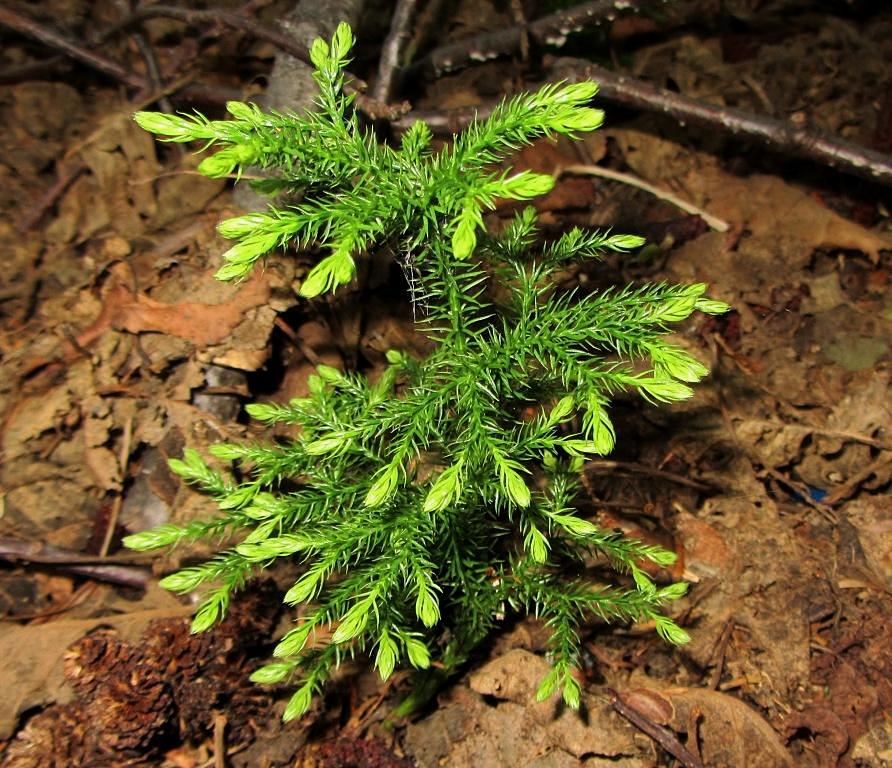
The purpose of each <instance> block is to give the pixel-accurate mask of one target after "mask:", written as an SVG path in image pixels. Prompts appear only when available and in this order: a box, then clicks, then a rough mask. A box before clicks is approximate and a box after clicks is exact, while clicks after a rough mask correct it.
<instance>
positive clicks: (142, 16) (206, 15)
mask: <svg viewBox="0 0 892 768" xmlns="http://www.w3.org/2000/svg"><path fill="white" fill-rule="evenodd" d="M159 16H160V17H164V18H168V19H176V20H178V21H182V22H184V23H185V24H222V25H223V26H226V27H229V28H230V29H237V30H239V31H241V32H247V33H248V34H249V35H251V36H252V37H255V38H257V39H258V40H266V41H267V42H268V43H272V44H273V45H274V46H275V47H276V48H278V49H279V50H281V51H285V53H287V54H289V55H291V56H294V58H295V59H299V60H300V61H303V62H304V63H306V64H312V62H311V61H310V53H309V51H308V50H307V48H306V46H305V45H304V44H303V43H302V42H299V41H298V40H297V39H296V38H293V37H290V36H289V35H286V34H285V33H284V32H279V31H278V30H277V29H272V28H271V27H268V26H267V25H266V24H262V23H260V22H259V21H254V20H253V19H249V18H247V17H246V16H242V15H241V14H238V13H231V12H229V11H221V10H216V9H213V10H211V9H209V10H201V9H198V8H188V7H187V8H180V7H178V6H173V5H142V6H141V7H140V8H138V9H137V10H136V11H134V12H133V14H132V15H131V16H130V17H129V18H128V19H125V20H124V21H123V22H122V23H121V24H120V25H119V27H129V26H132V25H133V24H138V23H139V22H141V21H145V20H146V19H153V18H157V17H159Z"/></svg>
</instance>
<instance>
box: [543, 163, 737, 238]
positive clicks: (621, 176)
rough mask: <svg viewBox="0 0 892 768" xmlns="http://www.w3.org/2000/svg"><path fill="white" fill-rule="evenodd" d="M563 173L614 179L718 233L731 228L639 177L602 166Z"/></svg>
mask: <svg viewBox="0 0 892 768" xmlns="http://www.w3.org/2000/svg"><path fill="white" fill-rule="evenodd" d="M561 173H570V174H585V175H586V176H600V177H601V178H604V179H612V180H613V181H619V182H622V183H623V184H627V185H628V186H630V187H636V188H637V189H643V190H644V191H645V192H649V193H650V194H652V195H653V196H654V197H656V198H658V199H660V200H664V201H665V202H667V203H671V204H672V205H674V206H675V207H676V208H681V210H683V211H684V212H685V213H690V214H691V215H693V216H699V217H700V218H701V219H703V221H704V222H706V224H707V225H708V226H709V227H710V228H711V229H714V230H715V231H716V232H727V231H728V229H729V228H730V225H729V224H728V222H727V221H724V220H723V219H720V218H718V217H717V216H713V215H712V214H711V213H707V212H706V211H704V210H703V209H702V208H698V207H697V206H696V205H694V204H692V203H689V202H688V201H687V200H682V199H681V198H680V197H678V195H675V194H673V193H672V192H669V191H667V190H665V189H660V188H659V187H655V186H653V184H648V183H647V182H646V181H644V179H639V178H638V177H637V176H632V174H630V173H621V172H620V171H614V170H612V169H610V168H603V167H602V166H600V165H569V166H567V167H566V168H561Z"/></svg>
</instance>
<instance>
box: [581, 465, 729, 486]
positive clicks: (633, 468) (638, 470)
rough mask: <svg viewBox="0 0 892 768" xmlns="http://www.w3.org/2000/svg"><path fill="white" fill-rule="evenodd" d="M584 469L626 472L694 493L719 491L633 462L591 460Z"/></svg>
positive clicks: (687, 478)
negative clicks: (680, 487) (666, 481)
mask: <svg viewBox="0 0 892 768" xmlns="http://www.w3.org/2000/svg"><path fill="white" fill-rule="evenodd" d="M585 468H586V469H587V470H589V469H591V470H596V471H598V470H608V469H612V470H619V471H622V470H626V471H627V472H630V473H632V474H636V475H648V476H649V477H658V478H660V479H661V480H668V481H669V482H671V483H676V484H677V485H683V486H686V487H687V488H693V489H694V490H696V491H702V492H704V493H709V492H711V491H716V490H720V488H719V487H718V486H715V485H712V484H711V483H704V482H700V481H698V480H692V479H691V478H689V477H685V476H684V475H679V474H676V473H675V472H667V471H666V470H665V469H656V468H654V467H647V466H645V465H644V464H637V463H635V462H633V461H613V460H611V459H593V460H591V461H587V462H586V463H585Z"/></svg>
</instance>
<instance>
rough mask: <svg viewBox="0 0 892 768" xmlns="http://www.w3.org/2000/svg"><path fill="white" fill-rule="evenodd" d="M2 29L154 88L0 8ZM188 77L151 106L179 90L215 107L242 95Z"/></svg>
mask: <svg viewBox="0 0 892 768" xmlns="http://www.w3.org/2000/svg"><path fill="white" fill-rule="evenodd" d="M0 26H3V27H7V28H9V29H11V30H13V31H15V32H18V33H19V34H20V35H24V36H26V37H30V38H32V39H34V40H37V41H39V42H41V43H43V44H44V45H47V46H49V47H50V48H53V49H55V50H58V51H61V52H62V53H64V54H65V55H66V56H67V57H68V58H70V59H73V60H74V61H79V62H80V63H81V64H85V65H86V66H88V67H90V68H91V69H95V70H96V71H98V72H102V73H103V74H105V75H107V76H108V77H111V78H112V79H114V80H117V81H119V82H121V83H123V84H124V85H126V86H127V87H129V88H135V89H138V90H146V89H150V88H151V84H150V83H149V82H148V81H147V80H146V79H144V78H142V77H140V76H139V75H136V74H134V73H132V72H129V71H128V70H126V69H125V68H124V67H123V66H121V65H120V64H118V62H116V61H113V60H112V59H109V58H108V57H107V56H103V55H102V54H100V53H96V52H94V51H90V50H87V49H86V48H84V47H83V46H80V45H78V44H77V43H75V42H74V41H73V40H70V39H69V38H67V37H66V36H65V35H62V34H60V33H58V32H55V31H53V30H51V29H48V28H47V27H44V26H43V25H41V24H38V23H37V22H36V21H34V20H33V19H29V18H28V17H27V16H24V15H22V14H20V13H16V12H15V11H12V10H10V9H8V8H4V7H2V6H0ZM187 79H188V78H180V79H178V81H177V82H178V83H179V84H178V85H177V86H176V87H173V86H170V85H168V86H166V87H165V88H164V89H163V90H162V91H161V92H160V93H159V94H157V95H154V96H153V98H151V99H150V100H149V101H148V104H151V103H153V102H155V101H157V100H158V99H159V98H160V97H161V96H164V95H167V94H170V93H173V92H174V91H179V94H180V96H182V97H185V98H188V99H192V100H194V101H198V102H210V103H213V104H222V103H224V102H225V101H227V100H230V99H233V98H238V97H239V96H240V94H239V93H238V92H237V91H234V90H232V89H227V88H224V87H214V86H203V85H198V84H195V85H184V84H183V83H185V81H186V80H187Z"/></svg>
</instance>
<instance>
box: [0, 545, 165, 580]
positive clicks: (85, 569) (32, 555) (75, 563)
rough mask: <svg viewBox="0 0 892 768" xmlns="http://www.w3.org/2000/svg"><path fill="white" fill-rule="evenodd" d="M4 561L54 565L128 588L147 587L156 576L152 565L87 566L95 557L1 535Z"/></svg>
mask: <svg viewBox="0 0 892 768" xmlns="http://www.w3.org/2000/svg"><path fill="white" fill-rule="evenodd" d="M0 560H7V561H12V562H16V561H18V562H26V563H34V564H37V565H51V566H53V567H54V568H58V569H59V570H62V571H67V572H68V573H73V574H76V575H78V576H87V577H89V578H91V579H96V580H97V581H107V582H110V583H112V584H122V585H124V586H126V587H145V586H146V584H148V583H149V581H150V580H151V578H152V572H151V570H150V569H149V568H142V567H139V566H134V565H87V564H86V563H89V562H90V560H91V559H90V558H84V557H82V556H80V555H78V553H76V552H69V551H66V550H64V549H59V548H57V547H53V546H50V545H49V544H34V543H29V542H27V541H19V540H17V539H9V538H6V537H3V538H0Z"/></svg>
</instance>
